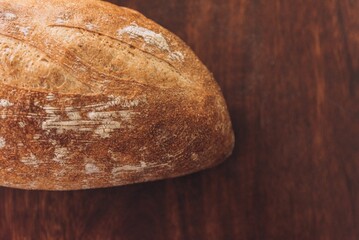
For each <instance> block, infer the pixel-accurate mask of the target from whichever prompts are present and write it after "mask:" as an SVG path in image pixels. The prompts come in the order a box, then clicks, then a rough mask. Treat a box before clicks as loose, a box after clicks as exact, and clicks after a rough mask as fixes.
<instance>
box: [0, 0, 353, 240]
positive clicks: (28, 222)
mask: <svg viewBox="0 0 359 240" xmlns="http://www.w3.org/2000/svg"><path fill="white" fill-rule="evenodd" d="M112 2H115V3H117V4H119V5H122V6H128V7H131V8H134V9H137V10H139V11H140V12H142V13H144V14H145V15H146V16H148V17H149V18H151V19H153V20H155V21H156V22H158V23H159V24H161V25H162V26H164V27H166V28H167V29H169V30H170V31H172V32H174V33H175V34H177V35H178V36H180V37H181V38H182V39H183V40H184V41H185V42H187V43H188V45H190V46H191V47H192V48H193V50H194V51H195V52H196V53H197V55H198V56H199V57H200V59H201V60H202V61H203V62H204V63H205V64H206V65H207V66H208V68H209V69H210V70H211V71H212V72H213V73H214V76H215V78H216V80H217V81H218V82H219V84H220V86H221V87H222V89H223V93H224V96H225V98H226V100H227V103H228V107H229V110H230V114H231V117H232V121H233V125H234V129H235V133H236V146H235V150H234V153H233V155H232V156H231V157H230V158H229V159H228V160H227V161H226V162H224V163H223V164H221V165H220V166H218V167H216V168H213V169H210V170H207V171H203V172H199V173H196V174H192V175H189V176H185V177H181V178H176V179H170V180H164V181H157V182H152V183H144V184H136V185H131V186H124V187H117V188H109V189H99V190H87V191H74V192H46V191H22V190H14V189H8V188H0V239H101V240H102V239H125V240H127V239H140V240H144V239H156V240H168V239H176V240H177V239H186V240H187V239H195V240H199V239H206V240H207V239H214V240H220V239H229V240H231V239H243V240H244V239H246V240H247V239H251V240H252V239H253V240H267V239H273V240H281V239H283V240H289V239H298V240H302V239H313V240H318V239H319V240H320V239H323V240H324V239H325V240H327V239H333V240H337V239H338V240H357V239H359V1H357V0H323V1H312V0H302V1H288V0H271V1H258V0H195V1H194V0H172V1H165V0H152V1H145V0H142V1H124V0H122V1H112Z"/></svg>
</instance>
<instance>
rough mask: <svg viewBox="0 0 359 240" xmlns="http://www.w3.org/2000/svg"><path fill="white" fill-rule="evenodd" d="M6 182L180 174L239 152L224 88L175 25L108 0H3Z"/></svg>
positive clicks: (109, 182) (105, 182)
mask: <svg viewBox="0 0 359 240" xmlns="http://www.w3.org/2000/svg"><path fill="white" fill-rule="evenodd" d="M0 63H1V64H0V185H3V186H9V187H15V188H23V189H48V190H75V189H87V188H98V187H108V186H118V185H124V184H130V183H135V182H144V181H152V180H156V179H163V178H168V177H175V176H180V175H184V174H188V173H191V172H195V171H199V170H201V169H205V168H208V167H212V166H215V165H216V164H218V163H220V162H221V161H223V160H224V159H225V158H226V157H227V156H228V155H229V154H230V153H231V151H232V149H233V144H234V136H233V130H232V126H231V122H230V118H229V115H228V111H227V107H226V104H225V101H224V98H223V96H222V94H221V91H220V88H219V87H218V85H217V84H216V82H215V81H214V79H213V76H212V74H211V73H210V72H209V71H208V70H207V68H206V67H205V66H204V65H203V64H202V63H201V62H200V60H199V59H198V58H197V57H196V56H195V54H194V53H193V52H192V51H191V50H190V48H189V47H188V46H186V44H185V43H183V41H181V40H180V39H179V38H178V37H176V36H175V35H174V34H172V33H170V32H169V31H167V30H166V29H164V28H162V27H161V26H159V25H158V24H156V23H154V22H153V21H151V20H149V19H147V18H146V17H144V16H143V15H141V14H140V13H138V12H136V11H133V10H130V9H127V8H122V7H117V6H115V5H112V4H110V3H107V2H102V1H95V0H94V1H85V0H76V1H72V0H71V1H64V0H51V1H50V0H48V1H32V0H21V1H20V0H18V1H16V0H15V1H14V0H12V1H8V0H5V1H0Z"/></svg>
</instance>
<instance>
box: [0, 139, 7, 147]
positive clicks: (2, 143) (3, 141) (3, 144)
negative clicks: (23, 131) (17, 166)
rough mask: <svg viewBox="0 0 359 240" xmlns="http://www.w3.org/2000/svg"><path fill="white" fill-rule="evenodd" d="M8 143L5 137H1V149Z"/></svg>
mask: <svg viewBox="0 0 359 240" xmlns="http://www.w3.org/2000/svg"><path fill="white" fill-rule="evenodd" d="M5 145H6V141H5V138H3V137H0V149H2V148H4V147H5Z"/></svg>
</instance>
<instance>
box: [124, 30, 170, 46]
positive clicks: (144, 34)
mask: <svg viewBox="0 0 359 240" xmlns="http://www.w3.org/2000/svg"><path fill="white" fill-rule="evenodd" d="M123 34H128V35H129V36H130V38H137V37H141V38H143V40H144V41H145V42H146V43H147V44H150V45H153V46H157V47H158V48H160V49H162V50H165V51H170V47H169V46H168V42H167V41H166V39H165V38H164V37H163V35H162V34H161V33H155V32H154V31H151V30H149V29H147V28H144V27H140V26H138V25H137V24H135V23H133V24H132V25H130V26H127V27H125V28H123V29H121V30H119V31H118V35H119V36H122V35H123Z"/></svg>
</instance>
